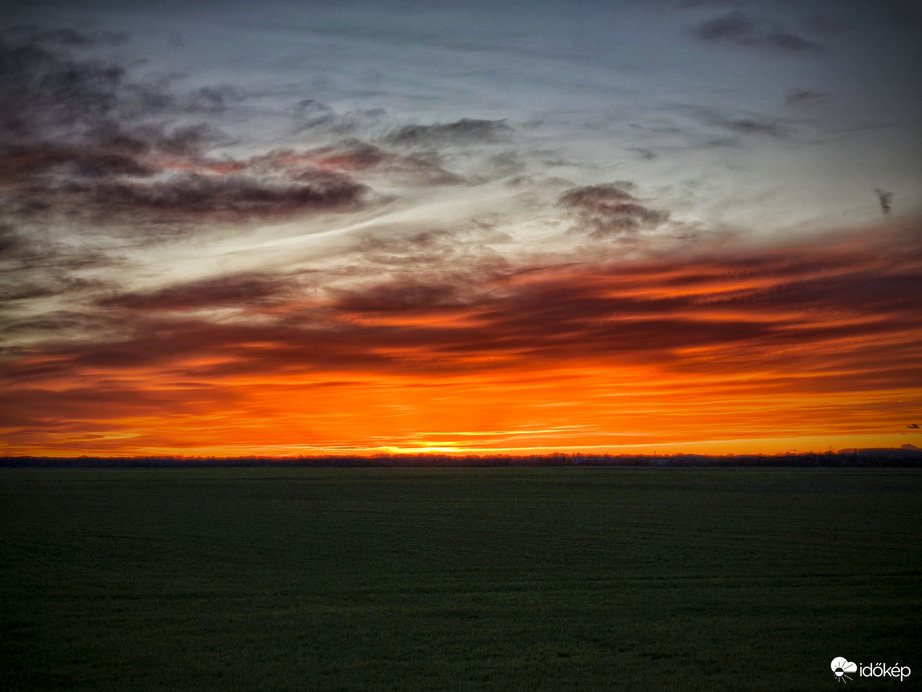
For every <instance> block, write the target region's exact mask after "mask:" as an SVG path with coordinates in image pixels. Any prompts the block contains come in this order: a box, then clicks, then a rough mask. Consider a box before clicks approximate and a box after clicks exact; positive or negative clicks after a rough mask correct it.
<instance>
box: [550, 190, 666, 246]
mask: <svg viewBox="0 0 922 692" xmlns="http://www.w3.org/2000/svg"><path fill="white" fill-rule="evenodd" d="M623 188H624V185H621V186H616V185H590V186H587V187H577V188H573V189H571V190H568V191H567V192H565V193H563V194H562V195H561V196H560V200H559V203H560V204H561V205H562V206H563V207H566V208H569V209H572V210H573V211H575V212H576V215H577V217H576V223H575V225H574V227H573V228H572V229H571V231H572V232H578V233H586V234H587V235H588V236H589V237H590V238H592V239H595V240H603V239H608V238H616V237H619V236H629V235H633V234H635V233H636V232H637V231H639V230H640V229H642V228H655V227H656V226H659V225H660V224H662V223H664V222H665V221H667V220H668V219H669V214H668V213H667V212H664V211H659V210H655V209H649V208H647V207H645V206H643V205H642V204H640V203H639V202H638V200H637V198H636V197H634V196H633V195H631V194H630V193H628V192H626V191H625V190H624V189H623Z"/></svg>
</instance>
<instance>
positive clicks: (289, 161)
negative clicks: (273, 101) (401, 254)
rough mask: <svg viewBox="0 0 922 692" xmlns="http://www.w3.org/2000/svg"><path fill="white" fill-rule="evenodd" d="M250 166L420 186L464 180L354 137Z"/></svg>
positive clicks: (422, 159) (427, 160)
mask: <svg viewBox="0 0 922 692" xmlns="http://www.w3.org/2000/svg"><path fill="white" fill-rule="evenodd" d="M250 165H252V166H258V165H264V166H265V165H268V166H270V167H272V168H275V169H285V168H290V167H291V166H299V165H300V166H301V167H302V168H303V167H305V166H313V167H319V168H322V169H324V170H332V171H338V172H341V173H350V172H351V173H376V174H383V175H386V176H387V179H388V180H390V181H392V182H403V183H410V184H417V185H446V184H455V183H459V182H461V181H462V180H463V179H462V178H461V177H460V176H458V175H455V174H454V173H450V172H449V171H446V170H445V169H444V168H442V167H441V166H440V165H439V164H438V162H437V159H436V157H434V156H422V155H419V154H410V155H404V154H399V153H395V152H393V151H388V150H385V149H382V148H381V147H379V146H376V145H374V144H369V143H367V142H363V141H361V140H358V139H354V138H353V139H346V140H343V141H340V142H337V143H336V144H330V145H327V146H324V147H318V148H315V149H308V150H304V151H301V152H295V151H291V150H284V151H273V152H270V153H269V154H267V155H265V156H262V157H257V158H255V159H253V160H252V161H251V162H250Z"/></svg>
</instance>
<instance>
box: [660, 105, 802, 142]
mask: <svg viewBox="0 0 922 692" xmlns="http://www.w3.org/2000/svg"><path fill="white" fill-rule="evenodd" d="M672 108H673V110H675V111H677V112H679V113H683V114H686V115H689V116H691V117H692V118H694V119H695V120H697V121H699V122H701V123H703V124H705V125H708V126H710V127H714V128H719V129H720V130H723V131H728V132H730V133H732V134H733V135H741V136H750V135H764V136H768V137H776V138H779V139H784V138H787V137H788V136H789V134H790V133H789V123H785V122H783V121H781V120H779V119H777V118H766V117H763V116H761V115H758V114H754V113H740V114H733V115H726V114H723V113H719V112H718V111H716V110H714V109H713V108H708V107H705V106H694V105H688V104H681V105H676V106H673V107H672ZM723 143H724V145H727V144H732V143H733V142H732V140H730V141H727V140H723Z"/></svg>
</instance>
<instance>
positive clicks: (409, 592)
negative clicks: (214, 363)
mask: <svg viewBox="0 0 922 692" xmlns="http://www.w3.org/2000/svg"><path fill="white" fill-rule="evenodd" d="M920 510H922V472H919V471H917V470H898V469H892V470H891V469H888V470H871V469H761V470H759V469H681V470H678V469H647V470H637V469H634V470H631V469H588V468H567V469H560V468H541V469H535V468H516V469H459V468H455V469H448V468H439V469H421V468H400V469H396V468H395V469H368V468H366V469H290V468H255V469H254V468H232V469H175V468H171V469H140V470H139V469H128V470H126V469H118V470H96V469H91V470H86V469H80V470H60V469H59V470H47V469H45V470H43V469H4V470H2V471H0V539H2V540H0V588H2V592H3V603H2V610H0V615H2V621H0V624H2V631H3V639H2V642H3V646H2V652H3V653H2V661H0V688H3V689H13V690H35V689H76V690H100V689H110V690H112V689H125V690H172V689H185V690H205V689H209V690H227V689H233V690H247V689H252V690H271V689H278V690H282V689H290V690H307V689H329V690H337V689H341V690H378V689H411V690H412V689H419V690H438V689H471V690H481V689H535V690H553V689H656V688H663V689H684V690H696V689H700V690H722V689H725V690H731V689H736V690H740V689H746V690H748V689H764V690H803V689H826V688H828V689H835V678H834V676H833V675H832V672H831V670H830V668H829V662H830V660H831V659H832V658H834V657H836V656H845V657H847V658H848V659H849V660H851V661H856V662H860V661H863V662H888V663H891V664H895V663H900V664H903V665H908V666H911V668H912V671H913V673H912V677H913V678H915V677H916V676H918V678H919V679H922V656H920V654H919V646H918V643H919V642H920V641H922V626H920V622H922V608H920V604H922V589H920V587H922V542H920V540H919V534H920V525H922V512H920ZM919 679H915V680H912V681H911V682H910V681H907V682H905V683H903V684H902V687H900V683H899V682H887V681H883V680H873V681H859V680H855V682H856V683H859V685H856V688H858V687H862V688H866V689H871V686H872V685H873V688H874V689H890V688H900V689H909V687H910V686H914V685H913V684H912V683H913V682H914V683H918V682H919Z"/></svg>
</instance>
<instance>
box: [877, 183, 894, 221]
mask: <svg viewBox="0 0 922 692" xmlns="http://www.w3.org/2000/svg"><path fill="white" fill-rule="evenodd" d="M874 192H875V193H876V194H877V200H878V201H879V202H880V212H881V213H882V214H883V215H884V216H889V215H890V209H891V208H892V206H893V193H892V192H887V191H886V190H881V189H880V188H877V189H875V190H874Z"/></svg>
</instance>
